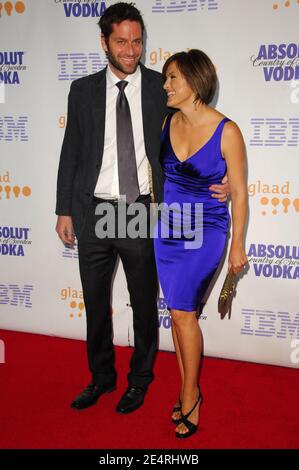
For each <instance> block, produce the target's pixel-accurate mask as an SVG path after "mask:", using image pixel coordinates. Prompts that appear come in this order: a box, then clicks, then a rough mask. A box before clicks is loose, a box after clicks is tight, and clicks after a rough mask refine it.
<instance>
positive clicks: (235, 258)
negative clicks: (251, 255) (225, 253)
mask: <svg viewBox="0 0 299 470" xmlns="http://www.w3.org/2000/svg"><path fill="white" fill-rule="evenodd" d="M247 264H248V259H247V256H246V252H245V250H244V248H243V246H239V245H232V246H231V248H230V252H229V257H228V269H229V270H230V269H231V268H232V270H233V272H234V274H238V273H239V272H240V271H242V269H244V268H245V266H246V265H247Z"/></svg>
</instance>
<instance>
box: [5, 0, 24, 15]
mask: <svg viewBox="0 0 299 470" xmlns="http://www.w3.org/2000/svg"><path fill="white" fill-rule="evenodd" d="M25 9H26V6H25V3H24V2H15V4H14V5H13V3H12V2H0V18H1V17H3V16H4V15H5V14H6V15H7V16H11V14H12V12H13V11H15V12H16V13H19V14H21V13H24V11H25Z"/></svg>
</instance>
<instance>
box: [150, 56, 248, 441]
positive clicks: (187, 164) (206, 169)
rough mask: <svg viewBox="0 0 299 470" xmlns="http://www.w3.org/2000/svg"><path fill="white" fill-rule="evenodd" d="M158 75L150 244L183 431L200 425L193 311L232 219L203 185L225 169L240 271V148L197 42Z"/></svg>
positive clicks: (175, 416) (243, 197)
mask: <svg viewBox="0 0 299 470" xmlns="http://www.w3.org/2000/svg"><path fill="white" fill-rule="evenodd" d="M163 76H164V80H165V84H164V89H165V91H166V93H167V97H168V101H167V104H168V106H169V107H171V108H175V109H177V110H178V111H177V112H176V113H175V114H173V115H168V116H167V117H166V120H165V123H164V126H163V131H162V147H161V164H162V166H163V169H164V173H165V186H164V204H165V206H164V209H163V210H162V213H161V217H160V218H159V221H158V224H157V227H156V234H155V240H154V244H155V255H156V263H157V269H158V275H159V279H160V283H161V287H162V290H163V293H164V297H165V301H166V304H167V307H168V309H169V311H170V315H171V318H172V336H173V341H174V346H175V351H176V355H177V360H178V365H179V370H180V376H181V389H180V394H179V399H178V402H177V403H176V405H175V407H174V409H173V413H172V420H173V421H174V422H175V423H176V425H177V426H176V436H177V437H179V438H186V437H188V436H190V435H192V434H194V433H195V432H196V431H197V429H198V419H199V407H200V404H201V401H202V394H201V391H200V388H199V386H198V372H199V363H200V356H201V351H202V339H201V331H200V327H199V324H198V320H197V317H196V314H197V310H198V306H199V304H200V302H201V300H202V297H203V295H204V293H205V292H206V290H207V288H208V286H209V284H210V281H211V279H212V277H213V275H214V274H215V272H216V270H217V268H218V266H219V264H220V262H221V258H222V257H223V254H224V250H225V246H226V241H227V234H228V226H229V219H230V217H229V212H228V208H227V204H226V203H225V202H220V201H219V200H218V199H215V198H213V197H212V196H211V194H212V192H211V189H209V188H210V187H211V185H214V184H220V183H221V180H222V178H223V176H224V175H225V174H226V173H227V175H228V180H229V185H230V192H231V199H232V239H231V245H230V251H229V258H228V268H229V269H230V268H232V269H233V271H234V272H235V273H238V272H239V271H241V269H242V268H244V267H245V265H246V264H247V257H246V253H245V249H244V227H245V221H246V216H247V190H246V182H245V152H244V141H243V137H242V134H241V132H240V130H239V128H238V126H237V125H236V124H235V123H234V122H233V121H231V120H230V119H228V118H227V117H225V116H224V115H223V114H221V113H220V112H218V111H216V110H215V109H213V108H212V107H210V106H209V103H210V102H211V100H212V99H213V96H214V93H215V90H216V83H217V76H216V71H215V68H214V66H213V64H212V62H211V60H210V59H209V58H208V57H207V55H206V54H204V53H203V52H202V51H199V50H196V49H192V50H190V51H188V52H180V53H177V54H174V55H173V56H171V57H170V58H169V59H168V60H167V61H166V63H165V65H164V67H163ZM171 205H172V206H171Z"/></svg>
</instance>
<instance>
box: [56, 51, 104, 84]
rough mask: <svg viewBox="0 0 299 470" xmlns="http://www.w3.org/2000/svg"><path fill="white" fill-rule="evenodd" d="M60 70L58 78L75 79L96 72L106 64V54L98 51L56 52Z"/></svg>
mask: <svg viewBox="0 0 299 470" xmlns="http://www.w3.org/2000/svg"><path fill="white" fill-rule="evenodd" d="M57 59H58V62H59V66H60V70H59V74H58V80H76V78H81V77H85V76H86V75H88V74H90V73H96V72H98V71H99V70H101V69H103V68H104V67H106V65H107V58H106V56H103V55H100V54H99V53H98V52H89V53H87V54H85V53H83V52H78V53H71V54H57Z"/></svg>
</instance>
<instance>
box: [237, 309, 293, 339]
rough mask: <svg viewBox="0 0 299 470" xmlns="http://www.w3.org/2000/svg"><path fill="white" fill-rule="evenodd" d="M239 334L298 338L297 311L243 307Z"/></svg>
mask: <svg viewBox="0 0 299 470" xmlns="http://www.w3.org/2000/svg"><path fill="white" fill-rule="evenodd" d="M242 315H243V327H242V328H241V335H248V336H261V337H264V338H265V337H266V338H270V337H275V338H277V339H286V338H289V337H291V338H296V339H297V340H298V339H299V313H297V314H296V315H291V314H290V313H289V312H277V313H276V312H272V311H271V310H258V309H253V308H252V309H251V308H243V309H242Z"/></svg>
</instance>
